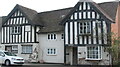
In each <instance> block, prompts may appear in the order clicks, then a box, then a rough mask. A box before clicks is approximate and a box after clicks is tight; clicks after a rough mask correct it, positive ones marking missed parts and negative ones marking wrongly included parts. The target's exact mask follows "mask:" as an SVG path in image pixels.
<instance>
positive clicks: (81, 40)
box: [0, 0, 117, 65]
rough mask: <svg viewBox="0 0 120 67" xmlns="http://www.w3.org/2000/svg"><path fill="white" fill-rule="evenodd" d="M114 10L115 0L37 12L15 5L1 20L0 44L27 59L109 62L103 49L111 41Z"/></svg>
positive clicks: (83, 2)
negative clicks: (0, 38)
mask: <svg viewBox="0 0 120 67" xmlns="http://www.w3.org/2000/svg"><path fill="white" fill-rule="evenodd" d="M111 6H113V7H114V8H113V10H112V11H110V10H109V9H110V8H111ZM108 11H109V12H108ZM116 11H117V3H116V2H107V3H100V4H96V3H95V2H93V1H91V0H80V1H79V2H78V3H77V4H76V5H75V6H74V7H71V8H65V9H60V10H54V11H47V12H41V13H37V12H36V11H35V10H32V9H29V8H26V7H23V6H21V5H16V6H15V7H14V9H13V10H12V11H11V12H10V13H9V14H8V16H5V17H3V19H2V20H3V21H2V33H1V34H2V36H1V37H2V40H1V43H2V44H1V47H2V49H3V50H7V51H11V52H14V53H16V54H17V55H19V56H21V57H23V58H24V59H25V60H26V61H29V62H38V61H39V62H46V63H65V64H71V65H72V64H88V65H91V64H95V65H109V64H111V56H110V55H109V53H108V52H106V51H105V49H104V48H105V47H106V46H109V45H110V43H111V42H110V38H109V37H108V34H109V33H110V32H111V23H113V22H114V21H115V17H116ZM106 12H108V13H106ZM0 49H1V48H0Z"/></svg>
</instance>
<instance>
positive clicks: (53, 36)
mask: <svg viewBox="0 0 120 67" xmlns="http://www.w3.org/2000/svg"><path fill="white" fill-rule="evenodd" d="M56 37H57V36H56V34H48V39H49V40H55V39H56Z"/></svg>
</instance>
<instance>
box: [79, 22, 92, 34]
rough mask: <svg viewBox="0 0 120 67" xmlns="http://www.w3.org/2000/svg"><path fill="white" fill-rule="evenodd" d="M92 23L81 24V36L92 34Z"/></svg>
mask: <svg viewBox="0 0 120 67" xmlns="http://www.w3.org/2000/svg"><path fill="white" fill-rule="evenodd" d="M90 26H91V23H90V22H80V34H90V33H91V28H90Z"/></svg>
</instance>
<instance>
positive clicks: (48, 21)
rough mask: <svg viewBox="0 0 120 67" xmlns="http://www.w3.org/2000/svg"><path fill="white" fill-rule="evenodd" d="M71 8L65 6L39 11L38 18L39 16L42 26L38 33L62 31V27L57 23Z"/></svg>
mask: <svg viewBox="0 0 120 67" xmlns="http://www.w3.org/2000/svg"><path fill="white" fill-rule="evenodd" d="M71 9H72V8H65V9H59V10H54V11H48V12H42V13H39V14H38V15H39V18H41V21H43V23H44V24H43V25H44V27H43V28H42V29H41V30H40V31H39V33H45V32H57V31H63V30H64V27H63V26H61V25H59V23H60V22H61V20H63V18H65V16H66V15H67V14H68V13H69V12H70V11H71Z"/></svg>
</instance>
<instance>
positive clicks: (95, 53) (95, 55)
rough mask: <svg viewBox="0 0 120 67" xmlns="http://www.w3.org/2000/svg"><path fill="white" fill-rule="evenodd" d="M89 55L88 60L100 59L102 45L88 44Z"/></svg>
mask: <svg viewBox="0 0 120 67" xmlns="http://www.w3.org/2000/svg"><path fill="white" fill-rule="evenodd" d="M86 51H87V56H86V59H88V60H100V59H101V51H102V47H101V46H87V50H86Z"/></svg>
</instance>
